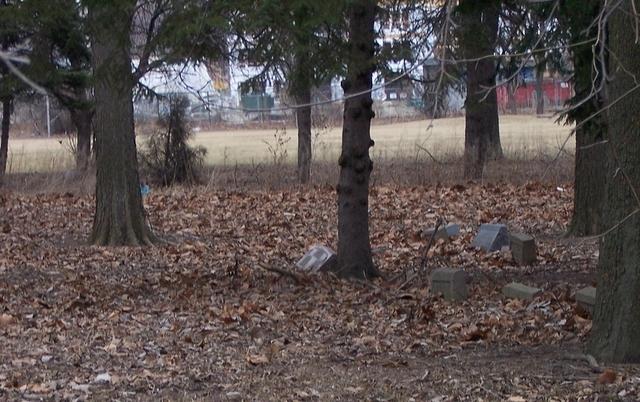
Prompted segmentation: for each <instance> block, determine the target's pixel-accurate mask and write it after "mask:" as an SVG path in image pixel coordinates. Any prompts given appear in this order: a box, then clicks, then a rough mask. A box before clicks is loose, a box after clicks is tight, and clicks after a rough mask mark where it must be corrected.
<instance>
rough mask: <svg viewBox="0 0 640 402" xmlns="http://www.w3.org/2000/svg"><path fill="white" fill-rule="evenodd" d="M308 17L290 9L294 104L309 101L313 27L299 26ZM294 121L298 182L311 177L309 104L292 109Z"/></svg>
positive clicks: (305, 11) (304, 11)
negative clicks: (291, 11)
mask: <svg viewBox="0 0 640 402" xmlns="http://www.w3.org/2000/svg"><path fill="white" fill-rule="evenodd" d="M309 17H310V15H309V9H308V8H307V7H304V6H301V7H298V8H296V10H295V11H294V15H293V19H294V21H295V26H296V27H298V28H297V29H296V30H295V31H294V36H293V41H294V49H295V54H294V66H293V71H292V72H291V74H290V77H289V79H290V82H291V87H290V93H291V94H292V95H293V98H294V99H295V101H296V103H297V104H298V105H308V104H310V103H311V86H312V81H313V71H314V69H313V66H312V65H311V64H310V57H309V54H310V52H311V51H312V50H311V49H310V46H311V42H312V40H313V31H309V30H307V29H305V28H302V27H304V26H305V24H306V23H307V19H308V18H309ZM296 121H297V124H298V180H299V181H300V183H301V184H306V183H308V182H309V179H310V177H311V152H312V151H311V106H305V107H301V108H298V109H296Z"/></svg>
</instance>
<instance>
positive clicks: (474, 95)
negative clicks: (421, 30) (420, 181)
mask: <svg viewBox="0 0 640 402" xmlns="http://www.w3.org/2000/svg"><path fill="white" fill-rule="evenodd" d="M459 13H460V15H461V17H462V23H461V30H462V32H461V33H462V34H461V42H462V47H463V53H464V56H465V58H466V59H469V60H471V61H468V62H467V63H466V70H467V99H466V101H465V141H464V145H465V147H464V148H465V151H464V155H465V157H464V176H465V177H466V178H469V179H480V178H481V177H482V173H483V171H484V166H485V164H486V162H487V160H488V159H489V158H501V157H502V146H501V144H500V128H499V124H498V96H497V93H496V88H495V86H496V64H495V60H494V59H492V58H486V56H487V55H491V54H493V53H494V46H495V42H496V38H497V33H498V17H499V3H498V2H497V1H495V0H462V1H461V2H460V5H459ZM482 57H485V58H483V59H480V60H476V59H478V58H482Z"/></svg>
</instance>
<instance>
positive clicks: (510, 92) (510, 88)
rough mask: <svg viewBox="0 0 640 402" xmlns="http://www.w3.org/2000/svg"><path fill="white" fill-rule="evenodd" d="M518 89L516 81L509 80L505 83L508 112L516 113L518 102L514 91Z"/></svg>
mask: <svg viewBox="0 0 640 402" xmlns="http://www.w3.org/2000/svg"><path fill="white" fill-rule="evenodd" d="M517 90H518V84H517V83H516V82H510V83H508V84H507V97H508V103H509V113H511V114H518V103H517V101H516V91H517Z"/></svg>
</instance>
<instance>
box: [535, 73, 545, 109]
mask: <svg viewBox="0 0 640 402" xmlns="http://www.w3.org/2000/svg"><path fill="white" fill-rule="evenodd" d="M539 63H540V64H537V65H536V114H537V115H541V114H544V70H545V67H544V64H543V63H544V62H539Z"/></svg>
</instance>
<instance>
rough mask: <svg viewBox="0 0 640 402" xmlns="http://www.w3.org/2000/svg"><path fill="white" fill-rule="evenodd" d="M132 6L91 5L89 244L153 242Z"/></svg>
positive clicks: (129, 4)
mask: <svg viewBox="0 0 640 402" xmlns="http://www.w3.org/2000/svg"><path fill="white" fill-rule="evenodd" d="M135 3H136V2H135V1H131V2H129V3H125V4H126V5H124V4H123V3H122V2H120V3H119V4H117V5H113V4H112V3H108V2H105V3H102V2H92V3H90V4H91V5H92V6H91V7H90V8H89V13H90V16H91V21H92V29H93V38H92V39H93V42H92V57H93V63H94V71H95V99H96V114H95V130H96V167H97V173H96V212H95V216H94V221H93V233H92V235H91V243H93V244H96V245H113V246H116V245H145V244H151V243H152V242H153V241H154V240H156V238H155V236H154V235H153V233H152V232H151V230H150V228H149V226H148V224H147V222H146V221H145V215H144V209H143V206H142V196H141V194H140V181H139V177H138V162H137V155H136V142H135V132H134V122H133V101H132V89H133V85H134V80H133V76H132V73H131V57H130V55H129V49H130V40H129V32H130V28H131V19H132V14H133V9H134V6H135Z"/></svg>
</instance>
